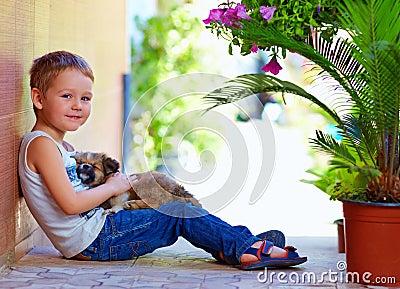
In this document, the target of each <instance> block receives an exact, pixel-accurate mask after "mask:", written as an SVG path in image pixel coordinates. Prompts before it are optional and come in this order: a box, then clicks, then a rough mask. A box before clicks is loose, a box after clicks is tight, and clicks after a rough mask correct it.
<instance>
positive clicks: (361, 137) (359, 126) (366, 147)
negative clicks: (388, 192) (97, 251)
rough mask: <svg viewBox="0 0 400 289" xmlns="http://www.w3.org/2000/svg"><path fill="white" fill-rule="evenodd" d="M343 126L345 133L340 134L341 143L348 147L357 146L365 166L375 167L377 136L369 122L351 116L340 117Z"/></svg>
mask: <svg viewBox="0 0 400 289" xmlns="http://www.w3.org/2000/svg"><path fill="white" fill-rule="evenodd" d="M342 122H343V126H344V128H345V131H346V133H343V131H342V132H341V134H342V136H343V140H342V141H343V143H344V144H345V145H348V146H350V147H351V146H353V145H355V146H357V147H358V150H359V151H360V152H361V154H362V155H363V159H364V160H368V161H367V164H368V165H370V166H373V167H376V154H377V150H376V148H377V146H378V144H377V135H378V133H377V132H376V129H375V128H374V126H373V125H372V124H371V122H368V121H365V120H364V119H363V118H362V117H356V116H355V115H353V114H347V115H344V116H342Z"/></svg>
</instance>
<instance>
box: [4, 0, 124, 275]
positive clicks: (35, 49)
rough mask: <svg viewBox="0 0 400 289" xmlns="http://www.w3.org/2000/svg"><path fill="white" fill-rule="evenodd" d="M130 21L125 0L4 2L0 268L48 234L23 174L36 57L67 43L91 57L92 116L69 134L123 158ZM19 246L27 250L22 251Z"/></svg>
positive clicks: (84, 144) (90, 146)
mask: <svg viewBox="0 0 400 289" xmlns="http://www.w3.org/2000/svg"><path fill="white" fill-rule="evenodd" d="M125 25H126V22H125V0H117V1H109V0H8V1H1V2H0V188H1V191H0V268H1V267H3V266H4V265H5V264H4V262H9V261H7V260H10V258H9V256H10V255H11V256H13V255H17V256H19V257H20V256H21V254H23V252H25V251H27V250H29V249H30V248H31V247H32V246H34V245H35V242H37V240H40V238H38V236H37V235H38V234H37V232H40V230H38V229H37V228H38V227H37V224H36V222H35V221H34V219H33V218H32V216H31V214H30V213H29V210H28V208H27V207H26V204H25V201H24V199H23V197H22V196H21V195H20V193H19V191H18V177H17V154H18V148H19V142H20V139H21V136H22V135H23V134H24V133H25V132H27V131H29V130H30V129H31V128H32V126H33V124H34V114H33V110H32V104H31V101H30V88H29V75H28V74H29V68H30V66H31V63H32V60H33V59H34V58H36V57H38V56H41V55H43V54H45V53H48V52H50V51H54V50H59V49H63V50H69V51H71V52H74V53H77V54H80V55H81V56H83V57H85V58H86V59H87V60H88V62H89V63H90V64H91V65H92V68H93V69H94V72H95V86H94V93H95V99H94V102H93V108H92V111H93V112H92V116H91V118H90V120H89V121H88V123H87V124H86V125H85V126H84V127H83V128H82V129H81V130H80V131H79V132H76V133H72V134H71V135H70V136H68V138H67V139H68V140H69V141H70V142H72V143H73V144H75V146H76V147H77V148H78V149H87V150H97V151H106V152H108V153H110V154H111V155H114V156H115V157H117V158H120V157H121V143H122V140H121V137H122V127H123V124H122V103H123V99H122V91H123V87H122V75H123V74H124V73H126V72H127V71H128V67H129V65H128V62H129V58H128V57H127V56H128V55H129V46H128V40H127V37H126V28H125ZM105 134H107V135H108V137H107V138H105V137H104V135H105ZM32 236H35V237H34V238H33V237H32ZM16 247H18V248H20V249H21V248H22V253H21V252H18V253H15V248H16ZM11 259H12V258H11Z"/></svg>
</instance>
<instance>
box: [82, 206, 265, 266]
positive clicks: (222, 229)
mask: <svg viewBox="0 0 400 289" xmlns="http://www.w3.org/2000/svg"><path fill="white" fill-rule="evenodd" d="M179 236H182V237H183V238H185V239H186V240H188V241H189V242H190V243H191V244H193V245H194V246H196V247H198V248H201V249H204V250H205V251H207V252H209V253H210V254H212V256H214V257H215V258H217V259H219V257H218V255H219V252H222V253H223V255H224V261H225V262H226V263H228V264H232V265H233V264H239V260H240V257H241V256H242V254H243V253H244V252H245V251H246V250H247V249H248V248H250V246H251V245H252V244H254V243H255V242H257V241H259V240H260V239H259V238H257V237H255V236H253V235H252V234H251V233H250V231H249V230H248V229H247V228H246V227H244V226H235V227H234V226H231V225H229V224H228V223H226V222H224V221H222V220H221V219H219V218H218V217H216V216H214V215H211V214H209V213H208V212H207V211H206V210H204V209H202V208H198V207H195V206H193V205H191V204H186V203H182V202H174V203H168V204H164V205H162V206H161V207H160V208H159V209H157V210H154V209H141V210H122V211H120V212H118V213H117V214H114V215H108V216H107V219H106V222H105V224H104V226H103V229H102V230H101V232H100V234H99V235H98V236H97V238H96V239H95V240H94V241H93V243H92V244H91V245H90V246H89V247H87V248H86V249H85V250H84V251H82V252H81V254H82V255H84V256H87V257H91V260H96V261H110V260H127V259H132V258H135V257H138V256H142V255H144V254H147V253H151V252H153V251H154V250H155V249H157V248H161V247H165V246H169V245H172V244H173V243H175V242H176V241H177V240H178V237H179Z"/></svg>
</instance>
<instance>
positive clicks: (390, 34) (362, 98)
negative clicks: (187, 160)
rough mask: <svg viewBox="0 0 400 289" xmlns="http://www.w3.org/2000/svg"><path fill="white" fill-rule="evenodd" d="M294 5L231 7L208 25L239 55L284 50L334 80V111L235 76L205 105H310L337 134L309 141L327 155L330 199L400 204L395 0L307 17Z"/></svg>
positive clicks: (398, 5)
mask: <svg viewBox="0 0 400 289" xmlns="http://www.w3.org/2000/svg"><path fill="white" fill-rule="evenodd" d="M297 2H299V1H290V0H289V1H276V0H264V1H263V0H248V1H245V0H243V1H242V3H239V4H238V5H236V3H235V4H233V3H232V2H229V1H228V3H225V4H224V5H225V6H220V8H218V9H214V10H215V11H214V12H218V13H219V14H217V16H216V17H214V16H212V14H211V13H210V17H209V18H208V19H206V21H205V23H207V22H208V25H209V28H211V29H212V31H213V32H216V33H217V35H218V36H222V37H225V38H227V39H228V40H229V41H230V42H231V44H230V45H232V44H233V45H238V46H240V47H241V49H242V53H243V54H245V53H246V50H249V49H250V47H252V49H253V48H254V46H257V47H258V48H259V49H263V50H267V51H271V52H272V53H273V57H272V60H271V61H273V62H276V60H277V57H278V53H280V54H281V55H283V56H285V51H286V50H290V51H292V52H296V53H298V54H300V55H302V56H304V57H305V58H307V59H308V60H310V61H311V62H313V63H315V64H316V65H318V66H319V67H320V68H321V71H322V73H321V74H320V77H331V78H333V79H335V80H336V83H337V84H335V87H334V91H335V94H333V95H331V96H330V97H334V98H335V99H334V101H330V102H329V103H333V104H334V105H327V102H325V101H321V99H323V98H322V96H320V95H312V94H310V93H308V92H307V91H305V90H304V89H302V88H301V87H299V86H297V85H295V84H293V83H291V82H288V81H284V80H281V79H279V78H277V77H275V76H272V75H268V74H246V75H241V76H238V77H236V78H234V79H232V80H231V81H229V82H227V83H226V85H225V86H224V87H222V88H219V89H217V90H215V91H213V92H211V93H210V94H208V95H207V96H206V100H207V101H209V102H210V103H211V104H212V105H211V106H218V105H221V104H224V103H229V102H234V101H236V100H239V99H242V98H244V97H247V96H249V95H251V94H253V93H261V92H281V93H282V94H284V93H291V94H295V95H299V96H301V97H304V98H306V99H308V100H310V101H311V102H313V103H314V104H316V105H318V106H319V107H321V108H322V109H323V110H324V111H325V112H327V113H328V114H329V116H331V117H332V119H333V120H334V121H335V122H336V125H337V127H338V129H339V131H340V134H341V135H342V140H341V141H338V140H336V139H335V138H333V137H332V136H330V135H328V134H326V133H324V132H322V131H317V132H316V137H315V138H313V139H311V140H310V142H311V145H312V147H313V148H315V149H317V150H319V151H322V152H325V153H327V154H329V155H330V156H331V160H330V163H329V167H330V170H331V171H330V173H329V175H330V176H332V175H334V177H332V178H330V179H328V174H326V175H321V176H320V177H321V179H320V180H319V181H322V182H324V181H325V182H327V181H328V182H330V183H329V184H327V185H326V186H325V188H329V190H330V193H331V194H332V197H333V198H339V199H358V200H364V201H373V202H396V203H397V202H400V161H399V108H400V45H399V44H400V43H399V42H400V16H399V14H400V1H392V0H360V1H354V0H341V1H303V2H305V4H304V5H303V4H302V5H303V7H307V9H308V10H307V11H308V12H307V11H306V13H308V14H304V13H305V12H304V11H303V12H302V14H299V13H298V10H296V9H295V8H293V5H294V4H293V3H297ZM235 5H236V6H235ZM264 5H265V6H264ZM268 5H269V6H268ZM291 5H292V6H291ZM268 9H269V14H268V15H267V16H266V17H264V16H265V13H264V14H263V13H262V12H265V11H266V10H268ZM304 9H305V8H304ZM217 10H218V11H217ZM228 11H230V12H229V13H227V12H228ZM235 11H236V12H235ZM243 13H246V14H243ZM324 13H325V14H324ZM260 14H261V16H257V15H260ZM271 14H272V15H271ZM231 15H234V16H231ZM246 15H247V16H246ZM275 17H276V19H275V21H274V18H275ZM232 19H233V20H234V21H230V23H229V22H228V21H229V20H232ZM291 19H295V22H293V21H292V22H290V21H291ZM299 19H300V20H299ZM296 21H297V22H296ZM298 22H300V23H298ZM292 26H294V27H292ZM299 27H301V28H303V30H301V29H299ZM269 65H270V64H269ZM264 70H266V71H267V70H268V67H267V69H264ZM270 71H271V70H270ZM278 71H279V70H278ZM272 72H274V74H276V73H277V71H276V70H275V71H272Z"/></svg>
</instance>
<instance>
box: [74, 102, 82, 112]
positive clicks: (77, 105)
mask: <svg viewBox="0 0 400 289" xmlns="http://www.w3.org/2000/svg"><path fill="white" fill-rule="evenodd" d="M72 108H73V109H78V110H80V109H82V103H81V101H80V100H75V101H74V103H73V105H72Z"/></svg>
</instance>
